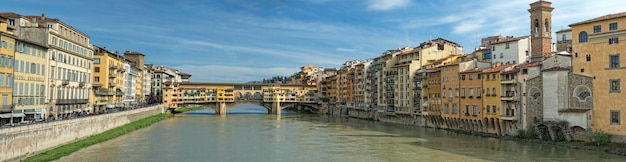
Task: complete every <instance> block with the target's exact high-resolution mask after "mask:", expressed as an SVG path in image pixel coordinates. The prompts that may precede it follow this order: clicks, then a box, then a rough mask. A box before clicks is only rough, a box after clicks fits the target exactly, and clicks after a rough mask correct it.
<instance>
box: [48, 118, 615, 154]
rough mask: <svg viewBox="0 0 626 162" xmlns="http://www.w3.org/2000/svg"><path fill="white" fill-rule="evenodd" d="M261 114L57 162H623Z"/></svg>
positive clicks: (159, 131)
mask: <svg viewBox="0 0 626 162" xmlns="http://www.w3.org/2000/svg"><path fill="white" fill-rule="evenodd" d="M263 109H264V108H263ZM209 110H210V109H209ZM235 110H236V109H235ZM241 110H247V109H241ZM201 111H207V110H201ZM265 113H267V112H265ZM265 113H263V114H249V115H241V114H231V115H224V116H220V115H209V113H204V115H186V116H177V117H176V118H173V119H168V120H166V121H165V122H160V123H157V124H155V125H153V126H150V127H148V128H147V129H141V130H139V131H136V132H132V133H130V134H128V135H124V136H121V137H119V138H115V139H113V140H110V141H107V142H104V143H101V144H97V145H94V146H92V147H89V148H86V149H83V150H80V151H79V152H76V153H74V154H72V155H70V156H69V157H65V158H63V159H61V160H60V161H181V160H182V161H260V162H263V161H298V162H308V161H333V162H335V161H339V162H341V161H350V162H351V161H359V162H361V161H365V162H367V161H372V162H379V161H393V162H396V161H411V162H412V161H623V159H624V158H623V157H621V156H617V155H610V154H606V153H603V152H597V151H585V150H573V149H567V148H562V147H557V146H552V145H541V144H533V143H521V142H516V141H504V140H498V139H493V138H483V137H476V136H470V135H463V134H456V133H452V132H447V131H441V130H435V129H428V128H420V127H411V126H403V125H395V124H386V123H379V122H372V121H364V120H358V119H350V118H337V117H328V116H325V115H312V114H309V115H300V114H283V115H268V114H265ZM201 114H202V113H201Z"/></svg>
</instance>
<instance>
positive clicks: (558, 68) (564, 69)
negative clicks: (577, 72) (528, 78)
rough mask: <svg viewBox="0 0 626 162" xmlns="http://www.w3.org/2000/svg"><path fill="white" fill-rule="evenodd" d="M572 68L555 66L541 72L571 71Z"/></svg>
mask: <svg viewBox="0 0 626 162" xmlns="http://www.w3.org/2000/svg"><path fill="white" fill-rule="evenodd" d="M569 70H570V68H569V67H560V66H555V67H551V68H548V69H543V70H541V71H569Z"/></svg>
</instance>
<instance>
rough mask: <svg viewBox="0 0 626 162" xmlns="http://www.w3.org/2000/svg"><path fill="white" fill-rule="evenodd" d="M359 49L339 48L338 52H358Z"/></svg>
mask: <svg viewBox="0 0 626 162" xmlns="http://www.w3.org/2000/svg"><path fill="white" fill-rule="evenodd" d="M357 50H359V49H357V48H337V51H341V52H354V51H357Z"/></svg>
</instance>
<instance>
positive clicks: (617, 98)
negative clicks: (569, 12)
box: [570, 12, 626, 141]
mask: <svg viewBox="0 0 626 162" xmlns="http://www.w3.org/2000/svg"><path fill="white" fill-rule="evenodd" d="M570 27H571V28H572V47H573V50H572V68H573V69H572V71H573V72H574V73H575V74H581V75H585V76H589V77H593V78H594V79H593V90H592V91H593V93H592V94H590V95H591V96H592V97H593V109H592V114H593V115H592V121H593V131H595V132H606V133H610V134H613V135H618V136H616V137H621V138H616V137H614V138H613V139H614V140H618V141H626V126H625V125H626V124H622V121H625V120H626V115H622V114H621V112H626V106H624V105H626V100H624V99H625V98H626V93H622V92H621V87H622V85H624V84H622V82H621V80H622V79H625V80H626V71H624V69H625V67H626V66H623V65H622V64H621V62H624V61H626V57H622V56H621V54H624V51H626V46H625V45H623V42H622V41H624V40H626V12H622V13H615V14H610V15H606V16H601V17H597V18H593V19H589V20H585V21H581V22H577V23H574V24H571V25H570Z"/></svg>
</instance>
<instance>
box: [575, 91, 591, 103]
mask: <svg viewBox="0 0 626 162" xmlns="http://www.w3.org/2000/svg"><path fill="white" fill-rule="evenodd" d="M589 96H591V93H589V91H581V92H580V93H578V99H579V100H582V101H584V100H585V99H587V97H589Z"/></svg>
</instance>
